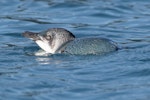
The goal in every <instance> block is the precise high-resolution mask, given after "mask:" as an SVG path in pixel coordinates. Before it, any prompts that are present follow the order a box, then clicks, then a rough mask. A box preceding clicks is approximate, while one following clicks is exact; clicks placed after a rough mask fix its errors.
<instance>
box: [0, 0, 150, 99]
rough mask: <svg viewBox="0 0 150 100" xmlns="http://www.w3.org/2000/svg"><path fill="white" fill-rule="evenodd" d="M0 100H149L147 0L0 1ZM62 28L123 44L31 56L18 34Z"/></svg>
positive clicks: (149, 11) (30, 49) (30, 46)
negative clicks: (100, 50) (107, 49)
mask: <svg viewBox="0 0 150 100" xmlns="http://www.w3.org/2000/svg"><path fill="white" fill-rule="evenodd" d="M0 7H1V9H0V37H1V39H0V52H1V55H0V100H149V98H150V88H149V86H150V53H149V51H150V45H149V44H150V29H149V27H150V1H149V0H0ZM53 27H61V28H66V29H68V30H70V31H71V32H73V33H74V34H75V35H76V37H85V36H101V37H105V38H109V39H111V40H113V41H115V42H117V43H118V45H119V47H121V48H123V49H121V50H119V51H117V52H114V53H111V54H107V55H102V56H99V55H84V56H80V55H52V56H34V55H32V54H33V53H34V52H36V51H38V49H39V47H38V46H37V45H36V44H35V43H34V42H32V41H30V40H28V39H26V38H24V37H23V36H22V35H21V33H22V32H24V31H26V30H29V31H35V32H39V31H43V30H45V29H48V28H53Z"/></svg>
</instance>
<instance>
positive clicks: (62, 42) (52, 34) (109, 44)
mask: <svg viewBox="0 0 150 100" xmlns="http://www.w3.org/2000/svg"><path fill="white" fill-rule="evenodd" d="M23 36H24V37H27V38H29V39H31V40H33V41H35V42H36V43H37V44H38V45H39V47H41V48H42V49H43V50H44V51H45V52H46V53H51V54H58V53H64V54H79V55H87V54H106V53H109V52H113V51H116V50H118V47H117V45H116V43H115V42H113V41H111V40H109V39H106V38H101V37H83V38H75V36H74V35H73V33H71V32H70V31H68V30H66V29H64V28H51V29H48V30H46V31H43V32H40V33H36V32H30V31H25V32H24V33H23Z"/></svg>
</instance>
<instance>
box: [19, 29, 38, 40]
mask: <svg viewBox="0 0 150 100" xmlns="http://www.w3.org/2000/svg"><path fill="white" fill-rule="evenodd" d="M22 35H23V36H24V37H26V38H29V39H31V40H33V41H36V40H40V39H41V38H40V37H39V34H38V33H34V32H29V31H25V32H24V33H22Z"/></svg>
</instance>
